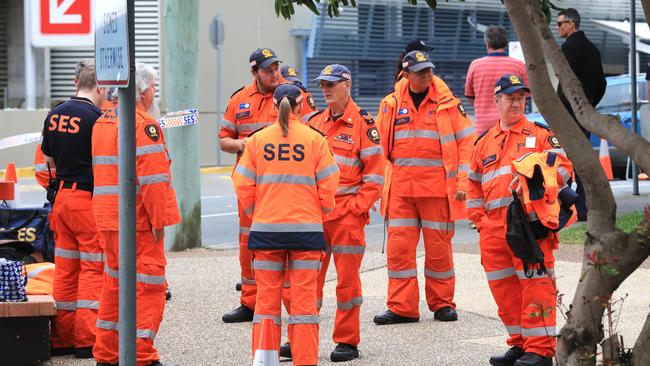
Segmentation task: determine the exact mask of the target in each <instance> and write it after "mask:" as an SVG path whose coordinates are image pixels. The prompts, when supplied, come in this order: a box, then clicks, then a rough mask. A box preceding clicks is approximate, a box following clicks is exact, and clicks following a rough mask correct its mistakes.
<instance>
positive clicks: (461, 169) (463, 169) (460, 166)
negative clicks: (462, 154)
mask: <svg viewBox="0 0 650 366" xmlns="http://www.w3.org/2000/svg"><path fill="white" fill-rule="evenodd" d="M458 171H459V172H461V173H467V172H469V164H458Z"/></svg>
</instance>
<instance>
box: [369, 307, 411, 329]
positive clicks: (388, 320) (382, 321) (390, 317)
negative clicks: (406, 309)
mask: <svg viewBox="0 0 650 366" xmlns="http://www.w3.org/2000/svg"><path fill="white" fill-rule="evenodd" d="M373 321H374V322H375V324H377V325H386V324H399V323H417V322H419V321H420V318H409V317H406V316H401V315H397V314H395V313H393V312H392V311H390V310H386V311H385V312H384V313H383V314H379V315H375V318H374V319H373Z"/></svg>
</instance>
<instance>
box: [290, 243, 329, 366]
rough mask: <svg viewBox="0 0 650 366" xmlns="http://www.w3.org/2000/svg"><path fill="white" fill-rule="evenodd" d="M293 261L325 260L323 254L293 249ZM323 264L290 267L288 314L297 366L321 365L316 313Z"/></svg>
mask: <svg viewBox="0 0 650 366" xmlns="http://www.w3.org/2000/svg"><path fill="white" fill-rule="evenodd" d="M288 253H289V261H290V262H294V263H296V262H298V263H303V264H307V263H316V264H318V263H319V262H320V261H321V258H322V252H321V251H315V250H309V251H308V250H305V251H299V250H291V251H289V252H288ZM319 268H322V267H321V266H320V265H314V266H308V265H303V266H300V267H298V268H296V266H293V267H292V266H291V265H290V266H289V279H290V281H291V289H290V292H291V295H290V296H291V309H290V311H289V314H291V315H290V316H289V321H288V322H289V327H288V331H289V335H290V337H291V354H292V356H293V364H294V365H316V364H318V331H319V322H320V321H319V317H318V310H316V287H317V281H318V273H319Z"/></svg>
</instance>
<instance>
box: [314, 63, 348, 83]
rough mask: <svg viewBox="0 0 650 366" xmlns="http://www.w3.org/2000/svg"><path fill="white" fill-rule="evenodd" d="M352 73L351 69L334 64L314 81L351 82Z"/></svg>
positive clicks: (328, 66) (327, 67) (326, 67)
mask: <svg viewBox="0 0 650 366" xmlns="http://www.w3.org/2000/svg"><path fill="white" fill-rule="evenodd" d="M351 79H352V73H351V72H350V69H348V68H347V67H345V66H343V65H339V64H332V65H327V66H325V68H324V69H323V70H322V71H321V72H320V75H318V77H317V78H316V79H314V81H318V80H325V81H340V80H351Z"/></svg>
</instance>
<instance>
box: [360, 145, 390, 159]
mask: <svg viewBox="0 0 650 366" xmlns="http://www.w3.org/2000/svg"><path fill="white" fill-rule="evenodd" d="M373 155H384V150H383V149H382V148H381V146H371V147H367V148H365V149H361V150H360V151H359V157H361V159H365V158H367V157H369V156H373Z"/></svg>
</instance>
